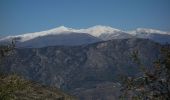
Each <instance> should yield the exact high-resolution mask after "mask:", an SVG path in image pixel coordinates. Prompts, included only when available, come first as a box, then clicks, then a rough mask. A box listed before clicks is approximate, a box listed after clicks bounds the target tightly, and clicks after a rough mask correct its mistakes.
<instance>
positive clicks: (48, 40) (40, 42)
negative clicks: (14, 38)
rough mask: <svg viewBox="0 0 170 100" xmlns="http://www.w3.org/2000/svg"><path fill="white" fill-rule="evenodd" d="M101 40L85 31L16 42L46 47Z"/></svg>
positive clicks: (23, 44)
mask: <svg viewBox="0 0 170 100" xmlns="http://www.w3.org/2000/svg"><path fill="white" fill-rule="evenodd" d="M99 41H101V40H100V39H98V38H96V37H94V36H91V35H89V34H85V33H68V34H59V35H47V36H41V37H37V38H34V39H31V40H27V41H24V42H16V45H17V47H34V48H39V47H45V46H56V45H65V46H75V45H83V44H90V43H95V42H99Z"/></svg>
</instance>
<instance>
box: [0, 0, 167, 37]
mask: <svg viewBox="0 0 170 100" xmlns="http://www.w3.org/2000/svg"><path fill="white" fill-rule="evenodd" d="M61 25H64V26H66V27H72V28H87V27H90V26H93V25H109V26H112V27H114V28H118V29H123V30H132V29H135V28H137V27H143V28H155V29H161V30H164V31H170V0H0V35H10V34H22V33H28V32H36V31H43V30H47V29H51V28H55V27H58V26H61Z"/></svg>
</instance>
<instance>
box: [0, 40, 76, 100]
mask: <svg viewBox="0 0 170 100" xmlns="http://www.w3.org/2000/svg"><path fill="white" fill-rule="evenodd" d="M14 47H15V46H14V45H13V43H12V45H8V46H0V61H3V60H4V59H3V58H5V57H6V56H8V55H10V54H11V52H12V50H13V49H14ZM0 65H1V64H0ZM0 68H1V66H0ZM0 100H75V97H73V96H70V95H68V94H66V93H64V92H62V91H60V90H59V89H57V88H52V87H46V86H42V85H40V84H38V83H34V82H31V81H27V80H25V79H24V78H22V77H20V76H18V75H16V74H10V75H7V74H4V73H3V72H2V71H1V69H0Z"/></svg>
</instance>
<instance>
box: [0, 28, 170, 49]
mask: <svg viewBox="0 0 170 100" xmlns="http://www.w3.org/2000/svg"><path fill="white" fill-rule="evenodd" d="M124 38H147V39H151V40H153V41H156V42H159V43H166V42H168V43H170V33H168V32H163V31H160V30H154V29H146V28H137V29H136V30H133V31H122V30H119V29H115V28H112V27H110V26H102V25H97V26H93V27H90V28H86V29H73V28H68V27H65V26H60V27H57V28H54V29H50V30H46V31H41V32H34V33H26V34H22V35H16V36H7V37H3V38H0V42H1V43H2V42H3V43H4V42H9V41H11V40H13V39H14V40H16V41H17V44H18V46H21V47H44V46H54V45H82V44H89V43H95V42H99V41H105V40H111V39H124Z"/></svg>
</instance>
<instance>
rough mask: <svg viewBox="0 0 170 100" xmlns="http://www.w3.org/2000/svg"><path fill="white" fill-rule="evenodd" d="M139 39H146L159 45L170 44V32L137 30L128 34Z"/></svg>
mask: <svg viewBox="0 0 170 100" xmlns="http://www.w3.org/2000/svg"><path fill="white" fill-rule="evenodd" d="M128 33H129V34H131V35H132V36H135V37H137V38H146V39H150V40H153V41H155V42H159V43H163V44H164V43H170V32H164V31H160V30H155V29H146V28H137V29H136V30H134V31H130V32H128Z"/></svg>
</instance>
